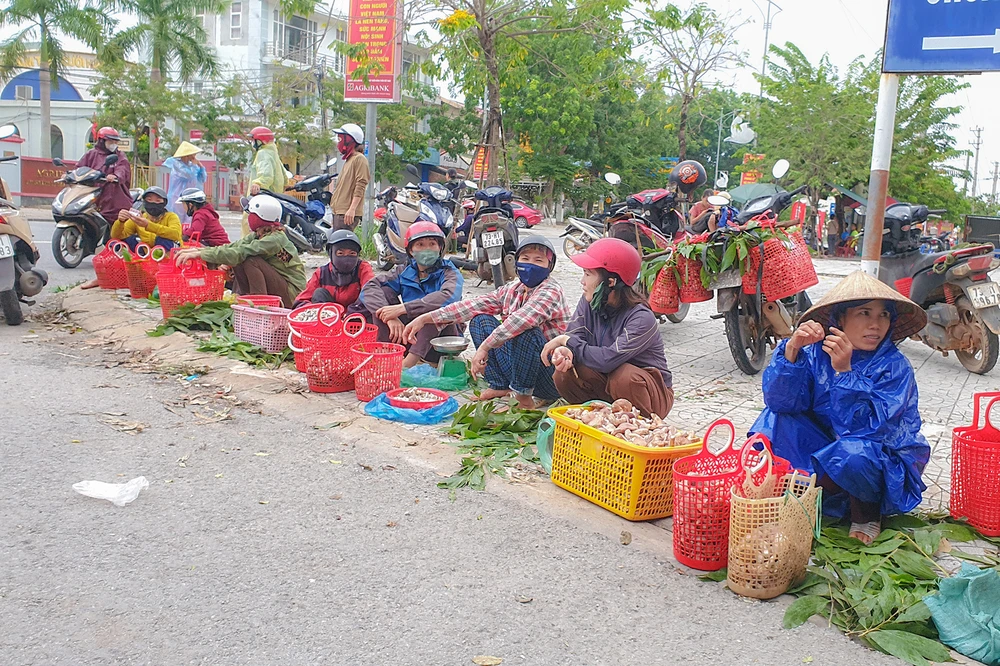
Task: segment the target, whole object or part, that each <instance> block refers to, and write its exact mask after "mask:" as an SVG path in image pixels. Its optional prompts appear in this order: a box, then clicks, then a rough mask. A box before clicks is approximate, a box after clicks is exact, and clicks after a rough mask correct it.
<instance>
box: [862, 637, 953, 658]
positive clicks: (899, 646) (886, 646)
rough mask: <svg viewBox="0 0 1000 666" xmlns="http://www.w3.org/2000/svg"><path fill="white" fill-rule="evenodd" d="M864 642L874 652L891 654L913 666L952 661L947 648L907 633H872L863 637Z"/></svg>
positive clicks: (936, 642)
mask: <svg viewBox="0 0 1000 666" xmlns="http://www.w3.org/2000/svg"><path fill="white" fill-rule="evenodd" d="M865 642H866V643H868V644H869V645H871V646H872V647H873V648H875V649H876V650H879V651H880V652H885V653H886V654H891V655H892V656H894V657H897V658H899V659H902V660H903V661H905V662H907V663H910V664H913V666H928V662H931V661H952V658H951V655H950V654H949V652H948V648H946V647H945V646H944V645H942V644H941V643H939V642H938V641H934V640H931V639H929V638H924V637H923V636H917V635H916V634H912V633H910V632H907V631H898V630H895V629H883V630H881V631H873V632H872V633H870V634H868V635H867V636H866V637H865Z"/></svg>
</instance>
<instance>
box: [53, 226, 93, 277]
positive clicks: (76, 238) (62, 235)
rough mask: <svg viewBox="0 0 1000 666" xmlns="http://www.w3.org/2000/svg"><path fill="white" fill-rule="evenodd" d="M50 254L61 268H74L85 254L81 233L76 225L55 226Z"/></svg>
mask: <svg viewBox="0 0 1000 666" xmlns="http://www.w3.org/2000/svg"><path fill="white" fill-rule="evenodd" d="M52 256H54V257H55V259H56V263H57V264H59V265H60V266H62V267H63V268H76V267H77V266H79V265H80V262H81V261H83V258H84V257H85V256H87V250H86V248H85V247H84V239H83V234H81V233H80V230H79V229H77V228H76V227H56V230H55V232H54V233H53V234H52Z"/></svg>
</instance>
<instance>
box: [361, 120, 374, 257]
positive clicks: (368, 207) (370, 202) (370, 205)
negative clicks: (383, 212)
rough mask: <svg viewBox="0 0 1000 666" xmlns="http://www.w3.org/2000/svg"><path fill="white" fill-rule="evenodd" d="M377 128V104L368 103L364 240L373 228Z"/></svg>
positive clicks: (362, 227) (362, 230) (362, 226)
mask: <svg viewBox="0 0 1000 666" xmlns="http://www.w3.org/2000/svg"><path fill="white" fill-rule="evenodd" d="M377 127H378V104H373V103H371V102H369V103H368V104H367V105H366V108H365V140H367V141H368V167H369V169H371V173H370V178H369V180H368V191H367V192H366V193H365V216H364V219H363V222H362V225H361V232H362V237H363V238H365V239H366V240H367V239H369V238H371V237H372V232H373V231H374V228H375V195H376V194H377V193H378V189H377V188H376V185H375V154H376V153H377V152H378V138H377V137H376V136H375V134H376V129H377Z"/></svg>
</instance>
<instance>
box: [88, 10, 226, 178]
mask: <svg viewBox="0 0 1000 666" xmlns="http://www.w3.org/2000/svg"><path fill="white" fill-rule="evenodd" d="M118 4H119V6H121V8H122V9H123V10H124V11H126V12H128V13H130V14H132V15H134V16H135V17H136V18H137V19H138V23H137V24H136V25H135V26H133V27H131V28H128V29H127V30H124V31H122V32H120V33H118V34H117V35H115V37H114V39H112V40H111V42H109V43H108V46H107V49H106V50H105V53H104V57H105V58H115V57H117V58H122V59H124V57H125V56H127V55H129V54H135V55H137V56H140V57H142V58H143V59H145V58H149V65H150V73H149V79H150V81H151V82H152V83H154V84H160V83H162V82H164V79H165V78H166V77H167V76H169V73H170V72H171V71H176V72H177V74H178V76H179V78H180V80H181V81H183V82H187V81H189V80H190V79H191V77H193V76H194V75H195V74H198V75H201V76H205V77H213V76H216V75H217V74H218V73H219V63H218V61H217V60H216V57H215V52H214V51H213V50H212V48H211V47H210V46H206V44H207V42H208V34H207V33H206V32H205V27H204V26H203V25H202V19H201V18H200V17H199V16H198V13H204V14H206V15H207V14H221V13H222V12H224V11H225V9H226V8H227V7H228V6H229V0H121V1H120V2H119V3H118ZM155 125H156V124H155V123H154V126H153V127H151V128H150V136H149V164H150V166H152V165H154V164H156V145H155V144H156V126H155Z"/></svg>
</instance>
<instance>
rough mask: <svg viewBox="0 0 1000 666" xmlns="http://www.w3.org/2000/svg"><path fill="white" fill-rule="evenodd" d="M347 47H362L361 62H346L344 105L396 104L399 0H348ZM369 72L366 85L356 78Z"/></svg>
mask: <svg viewBox="0 0 1000 666" xmlns="http://www.w3.org/2000/svg"><path fill="white" fill-rule="evenodd" d="M347 43H348V44H349V45H350V46H356V45H358V44H364V45H365V52H366V55H365V60H364V61H362V62H359V61H358V60H356V59H354V58H348V59H347V74H346V78H345V81H344V101H345V102H398V101H399V100H400V97H401V92H402V91H401V90H400V85H399V72H400V67H401V66H402V61H403V2H402V0H351V6H350V15H349V27H348V31H347ZM371 65H374V67H373V68H372V69H369V74H368V84H367V85H366V84H365V81H364V78H361V77H356V76H355V72H356V71H357V70H358V69H359V68H362V67H363V68H365V69H368V68H369V66H371Z"/></svg>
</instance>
